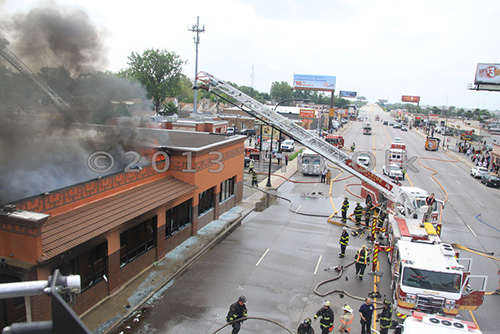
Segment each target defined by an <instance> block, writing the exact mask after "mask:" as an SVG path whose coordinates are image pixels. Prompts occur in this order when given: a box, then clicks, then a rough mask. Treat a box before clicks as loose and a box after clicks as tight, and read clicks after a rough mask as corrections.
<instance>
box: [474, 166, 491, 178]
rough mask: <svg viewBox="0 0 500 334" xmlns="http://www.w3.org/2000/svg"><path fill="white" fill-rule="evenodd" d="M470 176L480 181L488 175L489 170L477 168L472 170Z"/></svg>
mask: <svg viewBox="0 0 500 334" xmlns="http://www.w3.org/2000/svg"><path fill="white" fill-rule="evenodd" d="M470 175H471V176H473V177H475V178H479V179H480V178H481V177H483V175H488V169H487V168H484V167H478V166H476V167H474V168H472V169H471V170H470Z"/></svg>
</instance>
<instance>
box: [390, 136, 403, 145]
mask: <svg viewBox="0 0 500 334" xmlns="http://www.w3.org/2000/svg"><path fill="white" fill-rule="evenodd" d="M392 142H393V143H398V144H403V139H401V138H399V137H394V139H393V140H392Z"/></svg>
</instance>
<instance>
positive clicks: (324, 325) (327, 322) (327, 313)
mask: <svg viewBox="0 0 500 334" xmlns="http://www.w3.org/2000/svg"><path fill="white" fill-rule="evenodd" d="M318 317H321V320H320V322H319V326H320V327H321V334H328V333H330V332H331V331H332V330H333V311H332V309H331V308H330V302H329V301H328V300H325V302H324V303H323V307H322V308H320V309H319V310H318V312H316V314H315V315H314V321H316V319H318Z"/></svg>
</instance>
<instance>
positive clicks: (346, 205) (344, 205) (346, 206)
mask: <svg viewBox="0 0 500 334" xmlns="http://www.w3.org/2000/svg"><path fill="white" fill-rule="evenodd" d="M347 210H349V199H348V198H347V197H346V198H345V199H344V203H342V222H343V223H345V222H346V221H347Z"/></svg>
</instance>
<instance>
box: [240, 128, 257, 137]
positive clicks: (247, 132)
mask: <svg viewBox="0 0 500 334" xmlns="http://www.w3.org/2000/svg"><path fill="white" fill-rule="evenodd" d="M241 134H242V135H245V136H247V137H251V136H255V130H254V129H243V130H241Z"/></svg>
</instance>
